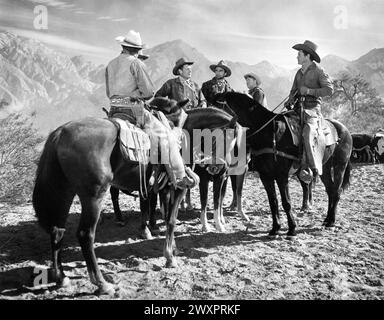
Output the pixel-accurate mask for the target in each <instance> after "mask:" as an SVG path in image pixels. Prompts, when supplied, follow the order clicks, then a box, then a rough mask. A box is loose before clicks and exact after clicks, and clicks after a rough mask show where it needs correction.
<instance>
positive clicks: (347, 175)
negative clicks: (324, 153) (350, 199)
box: [341, 160, 352, 191]
mask: <svg viewBox="0 0 384 320" xmlns="http://www.w3.org/2000/svg"><path fill="white" fill-rule="evenodd" d="M351 171H352V164H351V160H349V161H348V164H347V167H346V168H345V171H344V177H343V182H342V184H341V189H342V190H343V191H344V190H347V189H348V187H349V186H350V184H351Z"/></svg>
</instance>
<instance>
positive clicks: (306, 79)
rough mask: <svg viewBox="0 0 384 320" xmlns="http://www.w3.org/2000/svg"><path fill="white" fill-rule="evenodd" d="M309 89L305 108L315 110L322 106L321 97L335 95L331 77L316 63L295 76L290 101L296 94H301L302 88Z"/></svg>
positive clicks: (300, 70)
mask: <svg viewBox="0 0 384 320" xmlns="http://www.w3.org/2000/svg"><path fill="white" fill-rule="evenodd" d="M302 86H305V87H307V88H309V90H308V94H307V96H306V100H305V102H304V108H309V109H311V108H314V107H318V106H320V104H321V97H326V96H330V95H332V93H333V85H332V82H331V79H330V78H329V76H328V75H327V74H326V73H325V72H324V70H323V69H322V68H320V67H319V66H318V65H317V64H316V63H315V62H312V63H311V64H310V65H309V66H308V68H307V69H306V70H305V71H304V72H303V70H302V69H299V70H298V71H297V73H296V75H295V79H294V81H293V85H292V89H291V92H290V99H293V97H294V95H295V93H296V92H298V93H299V94H300V88H301V87H302Z"/></svg>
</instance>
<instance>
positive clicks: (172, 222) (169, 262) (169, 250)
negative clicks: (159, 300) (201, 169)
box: [163, 189, 185, 268]
mask: <svg viewBox="0 0 384 320" xmlns="http://www.w3.org/2000/svg"><path fill="white" fill-rule="evenodd" d="M174 192H175V195H174V202H173V203H170V205H169V209H170V210H169V211H167V220H166V222H167V232H166V236H165V244H164V251H163V252H164V257H165V259H166V265H165V266H166V267H167V268H173V267H177V262H176V259H175V257H174V251H175V250H176V242H175V226H176V221H177V214H178V207H179V205H180V201H181V199H182V198H183V197H184V195H185V190H179V189H177V190H175V191H174Z"/></svg>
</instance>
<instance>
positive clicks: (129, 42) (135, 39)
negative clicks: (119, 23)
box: [115, 30, 145, 49]
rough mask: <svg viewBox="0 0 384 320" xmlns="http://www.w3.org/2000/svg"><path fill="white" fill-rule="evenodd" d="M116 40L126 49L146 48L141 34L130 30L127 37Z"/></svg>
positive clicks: (119, 37)
mask: <svg viewBox="0 0 384 320" xmlns="http://www.w3.org/2000/svg"><path fill="white" fill-rule="evenodd" d="M115 40H116V41H117V42H119V43H120V44H121V45H122V46H124V47H130V48H138V49H143V48H144V46H145V45H144V44H143V42H142V41H141V36H140V33H139V32H136V31H134V30H129V31H128V33H127V34H126V35H125V36H118V37H116V38H115Z"/></svg>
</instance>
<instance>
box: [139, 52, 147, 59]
mask: <svg viewBox="0 0 384 320" xmlns="http://www.w3.org/2000/svg"><path fill="white" fill-rule="evenodd" d="M138 58H139V59H141V60H147V59H148V58H149V55H147V54H144V53H143V50H140V51H139V56H138Z"/></svg>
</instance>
